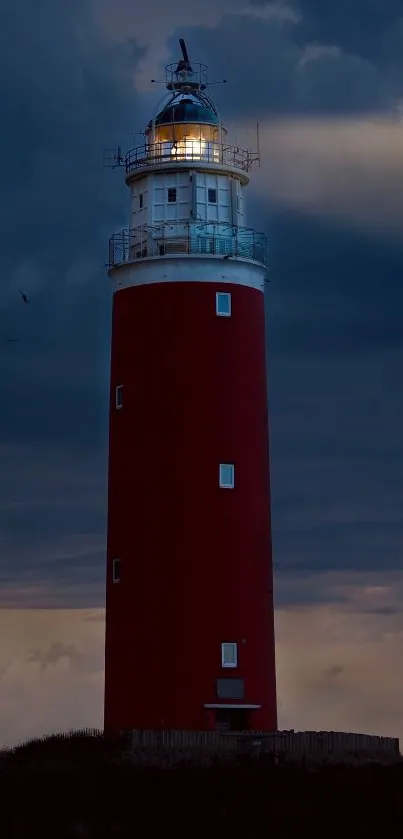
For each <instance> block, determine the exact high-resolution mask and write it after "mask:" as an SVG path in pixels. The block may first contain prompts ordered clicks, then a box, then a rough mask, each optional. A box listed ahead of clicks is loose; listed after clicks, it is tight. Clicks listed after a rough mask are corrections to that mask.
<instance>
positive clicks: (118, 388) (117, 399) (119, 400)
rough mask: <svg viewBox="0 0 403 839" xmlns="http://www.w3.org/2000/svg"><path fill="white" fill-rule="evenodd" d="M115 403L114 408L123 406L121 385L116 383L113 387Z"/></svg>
mask: <svg viewBox="0 0 403 839" xmlns="http://www.w3.org/2000/svg"><path fill="white" fill-rule="evenodd" d="M115 405H116V410H118V411H119V410H120V408H123V385H117V386H116V389H115Z"/></svg>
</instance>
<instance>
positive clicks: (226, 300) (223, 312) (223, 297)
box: [215, 291, 231, 318]
mask: <svg viewBox="0 0 403 839" xmlns="http://www.w3.org/2000/svg"><path fill="white" fill-rule="evenodd" d="M215 307H216V313H217V315H220V316H221V317H224V318H230V317H231V294H230V293H229V292H228V291H217V292H216V296H215Z"/></svg>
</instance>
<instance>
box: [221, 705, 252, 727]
mask: <svg viewBox="0 0 403 839" xmlns="http://www.w3.org/2000/svg"><path fill="white" fill-rule="evenodd" d="M215 727H216V729H217V730H218V731H247V730H248V728H249V712H248V709H247V708H217V710H216V712H215Z"/></svg>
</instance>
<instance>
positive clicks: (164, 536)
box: [105, 282, 277, 731]
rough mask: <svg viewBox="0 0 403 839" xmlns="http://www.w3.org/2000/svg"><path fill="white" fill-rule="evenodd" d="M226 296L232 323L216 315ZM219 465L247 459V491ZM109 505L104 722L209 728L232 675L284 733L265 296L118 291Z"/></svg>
mask: <svg viewBox="0 0 403 839" xmlns="http://www.w3.org/2000/svg"><path fill="white" fill-rule="evenodd" d="M216 291H230V292H231V294H232V317H230V318H226V317H217V315H216V309H215V305H216V297H215V295H216ZM118 384H122V385H123V403H124V404H123V408H122V409H121V410H116V409H115V387H116V385H118ZM220 463H234V464H235V489H233V490H229V489H220V488H219V483H218V473H219V464H220ZM108 506H109V509H108V548H107V600H106V655H105V658H106V661H105V729H106V730H111V731H112V730H115V729H126V728H129V729H130V728H150V729H153V728H158V727H160V726H163V727H165V728H181V729H203V728H210V727H212V726H214V714H212V713H211V711H208V710H206V709H204V708H203V705H204V703H214V702H219V701H220V700H218V699H217V695H216V679H217V678H219V677H235V676H236V677H242V678H243V679H244V680H245V697H244V700H243V701H244V702H245V703H253V704H255V703H256V704H261V706H262V707H261V709H260V710H255V711H252V712H251V717H250V727H251V728H254V729H274V728H276V727H277V714H276V684H275V657H274V625H273V593H272V562H271V532H270V495H269V451H268V410H267V380H266V351H265V323H264V300H263V294H262V293H261V292H258V291H255V290H253V289H248V288H246V287H242V286H237V285H224V286H223V285H221V284H220V283H218V282H217V283H216V284H213V283H202V282H200V283H197V282H189V283H184V282H178V283H156V284H155V285H154V284H153V285H144V286H140V287H137V288H129V289H125V290H121V291H118V292H117V293H116V294H115V296H114V305H113V334H112V360H111V403H110V450H109V502H108ZM113 558H120V559H121V581H120V582H119V583H117V584H113V583H112V560H113ZM243 639H244V640H243ZM223 641H236V642H237V643H238V665H239V666H238V668H237V670H227V669H225V670H223V669H222V668H221V642H223ZM234 701H235V700H234Z"/></svg>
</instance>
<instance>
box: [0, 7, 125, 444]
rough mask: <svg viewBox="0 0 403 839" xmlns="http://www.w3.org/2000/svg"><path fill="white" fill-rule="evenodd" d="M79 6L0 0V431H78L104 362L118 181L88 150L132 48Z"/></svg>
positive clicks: (100, 144)
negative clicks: (0, 401) (1, 403)
mask: <svg viewBox="0 0 403 839" xmlns="http://www.w3.org/2000/svg"><path fill="white" fill-rule="evenodd" d="M91 11H92V6H91V4H90V3H75V2H74V3H69V4H67V5H65V4H61V3H56V4H55V3H51V2H42V3H41V4H39V6H38V4H36V5H35V4H31V3H28V2H26V3H19V4H15V3H12V2H9V0H7V2H6V3H5V4H3V7H2V26H1V29H0V97H1V101H2V126H3V129H2V133H1V138H0V143H1V151H0V179H1V184H2V202H1V207H0V232H1V240H2V297H1V300H0V341H1V344H2V351H1V362H0V365H1V377H2V389H3V394H4V398H5V403H6V405H7V409H6V411H2V412H1V415H0V433H1V434H2V437H3V438H9V437H10V436H11V438H12V439H18V438H19V439H21V438H26V434H27V433H28V434H29V435H30V439H37V440H38V441H40V440H47V441H49V439H56V438H57V437H58V436H59V437H61V438H63V439H64V440H65V439H66V435H68V434H69V433H71V431H73V427H74V426H75V432H74V435H73V436H75V437H76V439H77V440H78V437H80V436H82V437H83V442H84V441H85V442H86V443H88V442H89V440H88V428H89V427H90V426H92V428H93V429H94V428H97V426H98V424H99V421H98V422H97V420H96V418H95V411H94V410H92V409H91V405H95V404H96V403H97V392H99V390H100V381H101V378H102V380H103V377H104V371H105V367H106V365H107V358H108V353H107V347H108V329H109V302H110V297H109V289H108V281H107V278H106V277H105V273H104V271H103V268H102V266H103V264H104V263H105V260H106V255H107V236H108V233H109V232H112V231H113V229H114V228H115V227H116V225H120V224H122V226H123V219H124V192H123V190H121V189H119V183H118V182H119V178H118V177H112V176H111V173H110V172H107V171H104V170H103V168H102V152H103V149H104V148H105V147H108V146H111V145H113V142H114V140H115V138H116V141H117V142H118V141H119V139H120V137H119V134H120V135H121V134H122V133H123V134H126V133H127V130H128V122H127V120H128V117H129V114H130V112H131V110H132V109H133V108H134V106H135V94H134V91H133V90H132V84H131V76H132V72H133V67H134V66H135V62H136V60H137V59H138V58H139V56H140V51H139V50H137V51H136V49H135V48H134V47H133V45H132V44H130V43H128V44H127V45H126V47H120V49H119V51H118V50H117V49H113V48H111V47H107V46H106V45H105V44H104V43H103V41H102V40H101V36H100V34H99V33H98V32H97V31H96V28H95V25H94V21H93V19H92V16H91ZM13 33H18V38H17V39H16V40H15V39H14V38H13V37H12V35H13ZM114 174H116V173H114ZM18 288H23V289H24V290H25V291H26V292H27V295H28V297H29V304H28V305H24V304H23V303H22V301H21V299H20V296H19V293H18ZM10 337H11V338H18V339H19V340H18V342H17V343H8V342H7V339H8V338H10ZM101 367H102V372H101ZM84 370H85V372H86V376H84V375H83V374H84ZM102 387H103V385H102ZM90 391H92V399H91V398H90V396H89V393H90ZM73 394H74V396H73ZM79 406H80V407H79ZM99 408H100V404H99V400H98V409H99ZM27 415H30V418H29V426H27ZM98 417H102V411H101V410H98ZM71 424H73V425H71ZM28 429H29V430H28ZM95 436H96V435H95Z"/></svg>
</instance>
